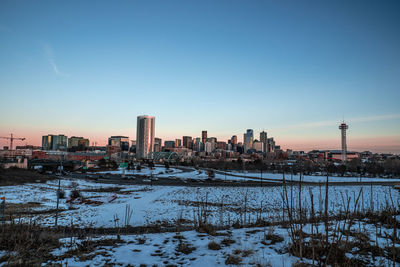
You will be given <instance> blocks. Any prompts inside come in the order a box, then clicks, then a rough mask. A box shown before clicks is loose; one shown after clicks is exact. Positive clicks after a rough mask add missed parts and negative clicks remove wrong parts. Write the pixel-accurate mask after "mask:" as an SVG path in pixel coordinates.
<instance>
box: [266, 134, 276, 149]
mask: <svg viewBox="0 0 400 267" xmlns="http://www.w3.org/2000/svg"><path fill="white" fill-rule="evenodd" d="M267 144H268V146H267V148H268V152H275V141H274V138H273V137H271V138H268V139H267Z"/></svg>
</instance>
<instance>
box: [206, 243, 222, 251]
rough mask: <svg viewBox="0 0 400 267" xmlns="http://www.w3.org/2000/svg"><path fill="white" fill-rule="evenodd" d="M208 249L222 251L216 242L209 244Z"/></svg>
mask: <svg viewBox="0 0 400 267" xmlns="http://www.w3.org/2000/svg"><path fill="white" fill-rule="evenodd" d="M208 248H209V249H211V250H220V249H221V245H220V244H218V243H217V242H215V241H211V242H210V243H208Z"/></svg>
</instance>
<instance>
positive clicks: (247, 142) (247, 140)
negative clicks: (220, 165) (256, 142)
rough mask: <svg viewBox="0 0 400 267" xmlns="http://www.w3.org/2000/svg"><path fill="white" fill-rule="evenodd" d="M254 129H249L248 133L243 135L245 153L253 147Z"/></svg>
mask: <svg viewBox="0 0 400 267" xmlns="http://www.w3.org/2000/svg"><path fill="white" fill-rule="evenodd" d="M253 138H254V136H253V130H252V129H247V131H246V133H245V134H244V136H243V139H244V140H243V143H244V153H246V152H247V150H249V149H252V148H253Z"/></svg>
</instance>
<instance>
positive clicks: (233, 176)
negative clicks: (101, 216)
mask: <svg viewBox="0 0 400 267" xmlns="http://www.w3.org/2000/svg"><path fill="white" fill-rule="evenodd" d="M123 172H125V174H127V175H132V174H137V175H147V176H154V177H157V178H166V177H176V178H181V179H202V180H204V179H207V178H208V175H207V171H205V170H196V169H193V168H191V167H181V168H179V169H177V168H173V167H171V168H169V170H168V171H167V170H166V169H165V168H164V167H161V166H156V167H154V168H153V169H150V168H147V167H143V168H142V170H140V171H137V170H129V171H128V170H125V171H124V170H123V169H118V170H115V171H107V172H99V173H103V174H105V173H109V174H122V173H123ZM260 178H262V179H263V180H266V181H268V182H274V181H276V182H281V181H282V180H283V174H281V173H271V172H263V173H261V172H247V171H244V172H240V171H227V172H223V171H216V173H215V179H221V180H234V181H236V180H240V181H242V180H251V181H259V180H260ZM285 179H286V180H288V181H290V180H293V181H299V180H300V175H299V174H297V175H291V174H286V175H285ZM301 179H302V181H305V182H321V183H324V182H325V181H326V176H316V175H304V176H302V178H301ZM329 181H330V182H349V183H355V182H360V181H362V182H399V183H400V178H370V177H361V178H360V177H346V176H345V177H337V176H329Z"/></svg>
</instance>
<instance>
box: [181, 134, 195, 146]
mask: <svg viewBox="0 0 400 267" xmlns="http://www.w3.org/2000/svg"><path fill="white" fill-rule="evenodd" d="M182 146H183V147H186V148H190V149H192V148H193V141H192V137H191V136H183V137H182Z"/></svg>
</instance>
